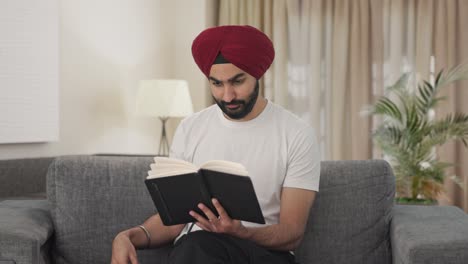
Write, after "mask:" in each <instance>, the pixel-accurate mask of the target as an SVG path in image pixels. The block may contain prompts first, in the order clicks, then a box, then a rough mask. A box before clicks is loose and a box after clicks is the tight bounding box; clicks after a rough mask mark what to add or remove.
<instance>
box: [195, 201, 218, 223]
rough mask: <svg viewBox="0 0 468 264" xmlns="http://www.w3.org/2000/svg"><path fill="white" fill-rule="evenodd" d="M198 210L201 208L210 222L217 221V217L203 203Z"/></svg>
mask: <svg viewBox="0 0 468 264" xmlns="http://www.w3.org/2000/svg"><path fill="white" fill-rule="evenodd" d="M198 208H200V210H202V211H203V213H204V214H205V215H206V218H208V220H209V221H210V222H212V221H214V220H215V219H217V218H218V217H216V215H215V214H214V213H213V212H212V211H211V209H210V208H209V207H208V206H206V205H204V204H202V203H199V204H198Z"/></svg>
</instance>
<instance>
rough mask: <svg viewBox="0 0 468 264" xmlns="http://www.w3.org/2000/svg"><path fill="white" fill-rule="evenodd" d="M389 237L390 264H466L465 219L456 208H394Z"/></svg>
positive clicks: (467, 227) (467, 223)
mask: <svg viewBox="0 0 468 264" xmlns="http://www.w3.org/2000/svg"><path fill="white" fill-rule="evenodd" d="M390 237H391V243H392V256H393V263H394V264H397V263H398V264H416V263H425V264H432V263H434V264H435V263H444V264H458V263H460V264H463V263H468V215H467V214H465V213H464V212H463V211H462V210H460V209H459V208H457V207H453V206H415V205H396V206H395V207H394V209H393V220H392V223H391V228H390Z"/></svg>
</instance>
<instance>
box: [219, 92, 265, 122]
mask: <svg viewBox="0 0 468 264" xmlns="http://www.w3.org/2000/svg"><path fill="white" fill-rule="evenodd" d="M267 103H268V101H267V99H265V98H263V97H261V96H259V97H258V98H257V101H256V102H255V105H254V107H253V109H252V111H250V113H248V114H247V115H246V116H245V117H244V118H242V119H232V118H229V117H228V116H227V115H226V114H224V113H223V115H224V117H226V118H227V119H229V120H231V121H234V122H246V121H250V120H252V119H255V118H256V117H257V116H259V115H260V114H261V113H262V112H263V110H264V109H265V107H266V106H267Z"/></svg>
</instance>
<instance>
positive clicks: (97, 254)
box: [47, 156, 157, 264]
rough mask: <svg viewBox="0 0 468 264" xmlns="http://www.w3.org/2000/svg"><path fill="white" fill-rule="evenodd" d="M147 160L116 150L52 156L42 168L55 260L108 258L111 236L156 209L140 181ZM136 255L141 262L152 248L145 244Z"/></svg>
mask: <svg viewBox="0 0 468 264" xmlns="http://www.w3.org/2000/svg"><path fill="white" fill-rule="evenodd" d="M152 162H153V160H152V158H150V157H118V156H114V157H106V156H64V157H58V158H57V159H55V161H54V162H53V163H52V164H51V166H50V168H49V172H48V174H47V196H48V199H49V201H50V203H51V206H52V212H51V215H52V220H53V223H54V229H55V233H54V236H55V240H54V244H53V245H52V249H53V250H52V258H54V261H55V263H58V264H60V263H73V264H78V263H110V257H111V248H112V240H113V239H114V237H115V236H116V235H117V234H118V233H119V232H120V231H122V230H124V229H128V228H129V227H132V226H136V225H139V224H141V223H142V222H143V221H145V220H146V219H147V218H148V217H149V216H151V215H153V214H154V213H156V210H155V207H154V204H153V202H152V201H151V198H150V196H149V194H148V192H147V190H146V187H145V185H144V179H145V177H146V175H147V172H148V170H149V169H150V164H151V163H152ZM152 254H153V256H151V255H152ZM139 258H141V260H142V262H143V263H145V261H144V259H145V258H146V259H151V258H153V259H154V258H157V254H156V253H154V252H151V251H148V250H147V251H145V252H144V253H143V252H142V253H139ZM153 261H154V260H153ZM146 263H148V262H146Z"/></svg>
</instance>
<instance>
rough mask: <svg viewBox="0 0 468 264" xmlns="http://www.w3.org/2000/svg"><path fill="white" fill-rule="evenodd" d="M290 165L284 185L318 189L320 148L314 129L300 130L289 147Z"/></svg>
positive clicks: (308, 127)
mask: <svg viewBox="0 0 468 264" xmlns="http://www.w3.org/2000/svg"><path fill="white" fill-rule="evenodd" d="M288 153H289V154H288V165H287V171H286V178H285V180H284V183H283V187H293V188H301V189H307V190H313V191H318V190H319V183H320V148H319V145H318V143H317V139H316V136H315V132H314V129H313V128H312V127H310V126H307V127H305V128H304V129H301V130H299V131H298V133H297V134H296V135H295V137H294V138H293V139H292V141H291V144H290V145H289V147H288Z"/></svg>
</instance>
